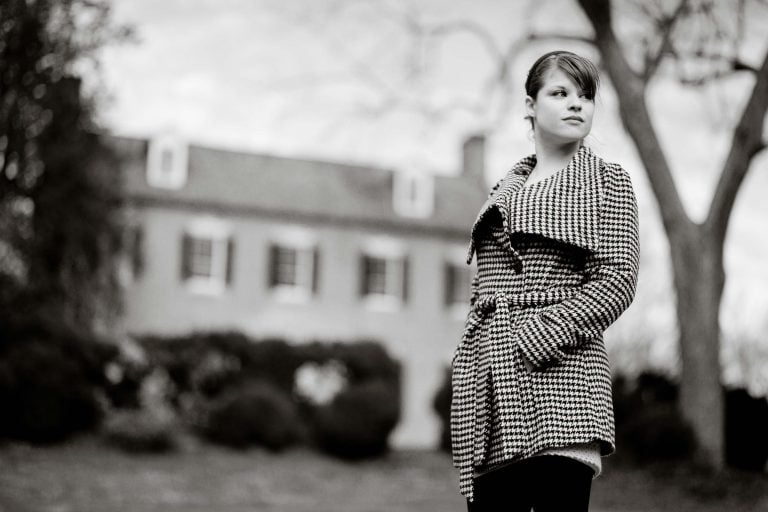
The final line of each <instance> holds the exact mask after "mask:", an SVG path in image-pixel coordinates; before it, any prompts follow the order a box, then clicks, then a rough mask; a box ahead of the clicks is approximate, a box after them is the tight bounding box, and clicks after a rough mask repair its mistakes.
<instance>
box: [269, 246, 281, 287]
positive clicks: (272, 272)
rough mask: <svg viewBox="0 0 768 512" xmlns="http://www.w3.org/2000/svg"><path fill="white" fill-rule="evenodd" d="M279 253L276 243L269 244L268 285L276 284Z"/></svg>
mask: <svg viewBox="0 0 768 512" xmlns="http://www.w3.org/2000/svg"><path fill="white" fill-rule="evenodd" d="M278 254H279V247H278V246H276V245H270V246H269V263H268V265H269V270H268V272H269V286H270V287H274V286H277V257H278Z"/></svg>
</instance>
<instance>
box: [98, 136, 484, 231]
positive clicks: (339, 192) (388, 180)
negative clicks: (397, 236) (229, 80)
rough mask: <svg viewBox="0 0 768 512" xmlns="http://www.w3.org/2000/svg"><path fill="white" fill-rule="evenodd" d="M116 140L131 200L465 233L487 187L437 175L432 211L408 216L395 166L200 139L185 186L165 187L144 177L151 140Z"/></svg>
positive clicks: (475, 181)
mask: <svg viewBox="0 0 768 512" xmlns="http://www.w3.org/2000/svg"><path fill="white" fill-rule="evenodd" d="M111 140H112V141H113V146H114V147H115V149H116V150H117V152H118V155H119V156H120V157H121V160H122V161H123V165H122V171H123V175H122V179H123V181H124V184H125V190H126V192H127V195H128V197H129V199H130V200H132V201H134V202H139V203H151V204H156V205H163V206H166V207H174V206H177V207H185V206H186V207H194V208H195V209H196V210H198V211H200V210H203V211H204V210H206V209H210V210H214V211H216V210H218V211H240V212H243V213H249V214H259V215H267V216H271V217H281V218H286V219H295V220H301V219H305V220H309V221H316V222H321V221H332V222H342V223H345V224H364V225H368V226H370V225H377V226H381V227H393V228H397V227H400V228H410V229H414V228H415V229H420V230H439V231H448V232H452V233H455V234H459V233H463V234H466V233H468V232H469V228H470V227H471V224H472V222H473V221H474V218H475V215H476V214H477V211H478V209H479V208H480V206H481V205H482V203H483V201H484V200H485V195H486V193H487V191H485V190H484V188H485V186H484V185H483V184H482V183H480V181H479V180H478V179H477V178H476V177H474V176H435V177H434V193H435V197H434V208H433V211H432V214H431V215H430V216H428V217H426V218H410V217H403V216H401V215H398V214H397V213H396V212H395V210H394V207H393V193H394V174H395V171H394V170H391V169H383V168H375V167H363V166H356V165H348V164H343V163H337V162H327V161H311V160H302V159H294V158H286V157H278V156H271V155H264V154H253V153H243V152H236V151H228V150H221V149H212V148H207V147H201V146H196V145H191V146H189V154H188V176H187V181H186V184H185V185H184V186H183V187H181V188H180V189H178V190H168V189H162V188H157V187H153V186H151V185H149V184H148V183H147V179H146V162H147V150H148V141H147V140H142V139H132V138H126V137H112V138H111Z"/></svg>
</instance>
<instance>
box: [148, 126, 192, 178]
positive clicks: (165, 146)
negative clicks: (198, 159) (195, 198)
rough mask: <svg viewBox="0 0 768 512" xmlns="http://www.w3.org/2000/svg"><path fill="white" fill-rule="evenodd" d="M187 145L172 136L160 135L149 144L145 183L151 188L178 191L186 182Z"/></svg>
mask: <svg viewBox="0 0 768 512" xmlns="http://www.w3.org/2000/svg"><path fill="white" fill-rule="evenodd" d="M187 163H188V149H187V145H186V144H185V143H184V142H183V141H182V140H181V139H179V138H178V137H175V136H173V135H162V136H160V137H157V138H155V139H153V140H151V141H150V142H149V148H148V150H147V183H149V184H150V185H152V186H153V187H158V188H168V189H179V188H181V187H183V186H184V185H185V184H186V182H187Z"/></svg>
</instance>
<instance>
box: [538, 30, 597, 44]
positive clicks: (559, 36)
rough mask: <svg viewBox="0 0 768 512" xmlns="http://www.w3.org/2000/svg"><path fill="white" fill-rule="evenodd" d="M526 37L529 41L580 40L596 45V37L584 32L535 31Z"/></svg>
mask: <svg viewBox="0 0 768 512" xmlns="http://www.w3.org/2000/svg"><path fill="white" fill-rule="evenodd" d="M526 39H527V40H528V41H544V40H555V41H558V40H560V41H578V42H581V43H586V44H591V45H595V44H596V43H595V39H594V38H593V37H590V36H585V35H582V34H564V33H560V32H535V33H530V34H528V35H527V36H526Z"/></svg>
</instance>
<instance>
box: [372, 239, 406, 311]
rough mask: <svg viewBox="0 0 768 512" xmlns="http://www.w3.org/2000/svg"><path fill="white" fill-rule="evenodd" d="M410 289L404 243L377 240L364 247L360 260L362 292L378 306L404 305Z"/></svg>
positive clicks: (388, 307) (386, 308) (390, 307)
mask: <svg viewBox="0 0 768 512" xmlns="http://www.w3.org/2000/svg"><path fill="white" fill-rule="evenodd" d="M407 292H408V259H407V257H406V255H405V253H404V250H403V248H402V247H401V246H400V244H398V243H396V242H393V241H388V240H385V241H381V240H378V241H374V242H372V243H370V244H369V245H368V247H366V248H364V250H363V254H362V255H361V263H360V294H361V296H362V297H363V300H364V302H365V304H366V305H367V306H369V307H372V308H374V309H384V310H392V309H397V308H399V307H401V306H402V304H403V303H404V302H405V301H406V299H407Z"/></svg>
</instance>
